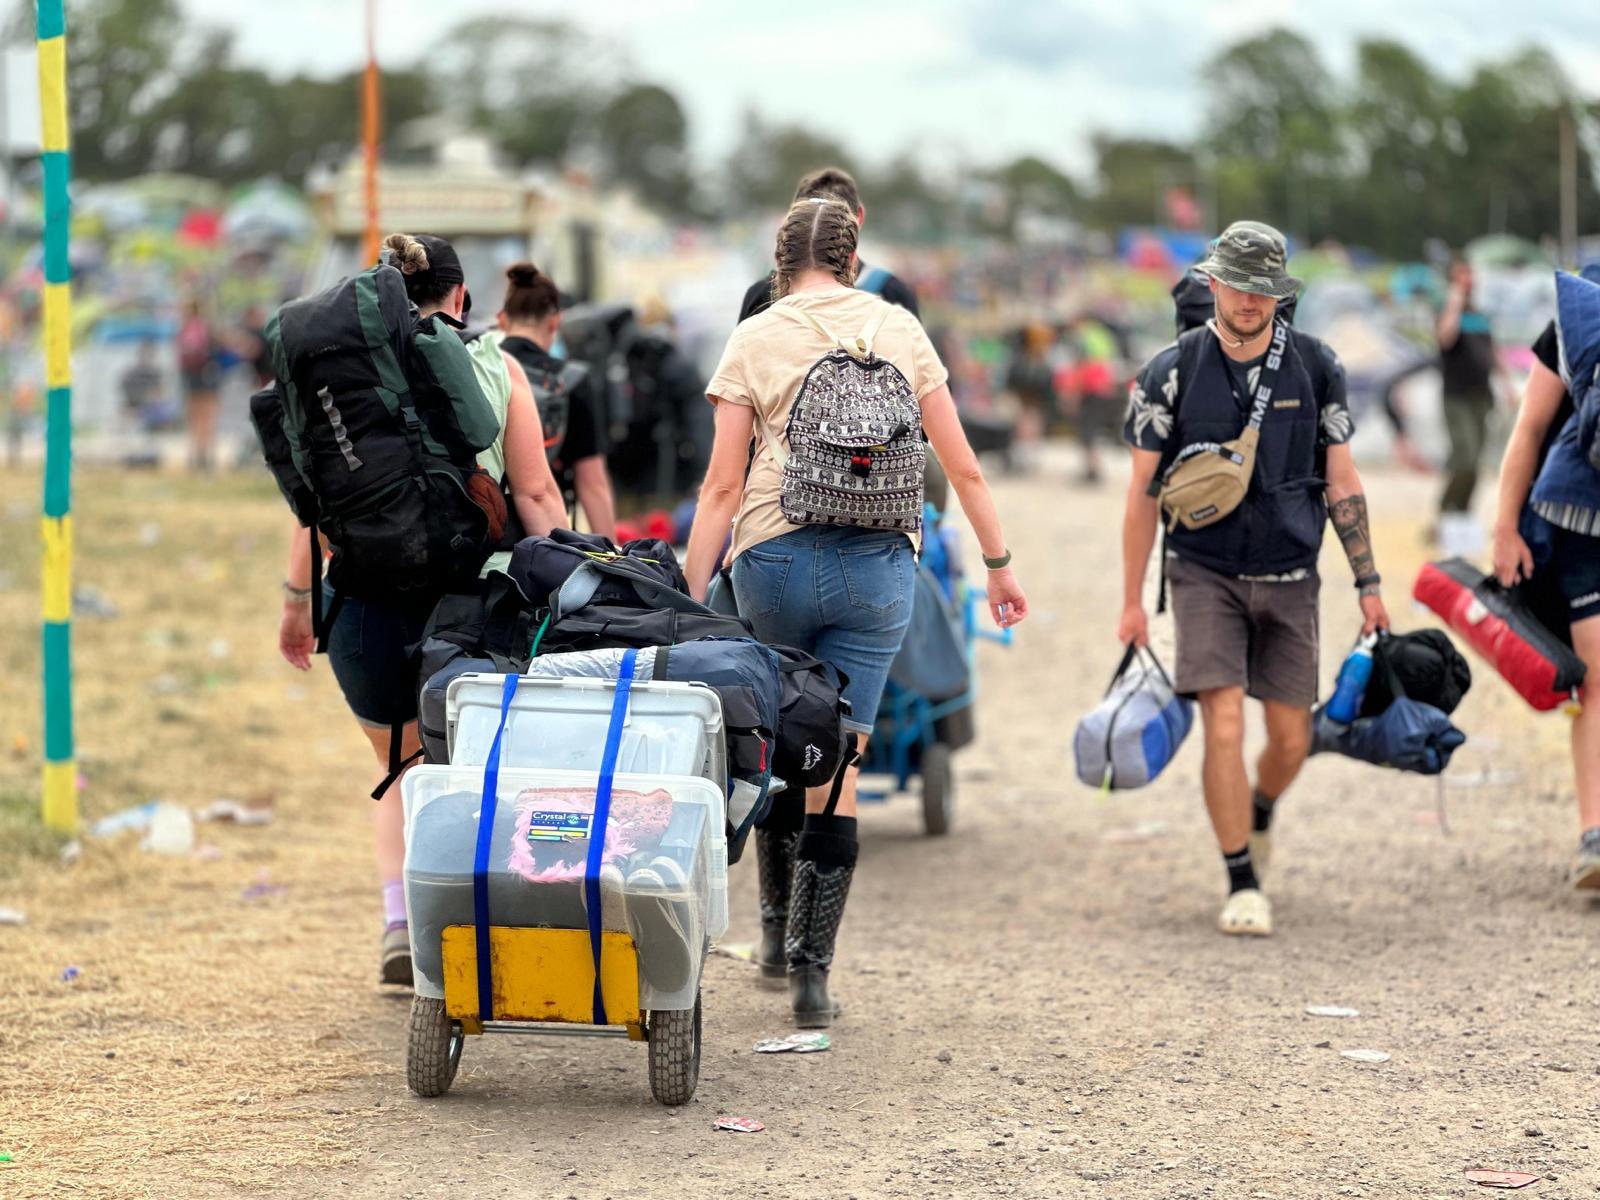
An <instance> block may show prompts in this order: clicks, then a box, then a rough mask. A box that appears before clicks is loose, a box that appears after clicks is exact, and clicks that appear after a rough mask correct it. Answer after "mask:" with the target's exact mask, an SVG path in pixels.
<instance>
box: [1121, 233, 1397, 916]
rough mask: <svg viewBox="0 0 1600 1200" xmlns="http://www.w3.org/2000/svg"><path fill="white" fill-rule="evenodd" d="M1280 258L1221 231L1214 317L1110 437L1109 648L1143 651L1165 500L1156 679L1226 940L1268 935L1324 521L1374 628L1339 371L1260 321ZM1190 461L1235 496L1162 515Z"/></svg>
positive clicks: (1302, 733)
mask: <svg viewBox="0 0 1600 1200" xmlns="http://www.w3.org/2000/svg"><path fill="white" fill-rule="evenodd" d="M1287 263H1288V247H1287V245H1286V243H1285V241H1284V237H1283V235H1282V234H1281V233H1279V232H1278V231H1277V230H1276V229H1274V228H1272V227H1271V226H1270V225H1264V224H1261V223H1260V222H1258V221H1237V222H1235V223H1234V224H1232V225H1230V226H1228V228H1227V229H1226V230H1225V231H1224V232H1223V234H1222V236H1221V237H1219V238H1218V239H1217V240H1216V242H1214V243H1213V244H1212V247H1211V250H1210V253H1209V255H1208V256H1207V257H1206V259H1205V261H1204V262H1202V263H1201V264H1200V265H1199V267H1198V270H1199V271H1200V272H1201V273H1203V274H1204V275H1205V276H1207V277H1208V279H1209V280H1210V287H1211V293H1212V296H1213V298H1214V301H1215V313H1214V315H1213V316H1212V318H1211V319H1210V320H1209V321H1207V322H1206V323H1205V325H1204V326H1202V327H1200V328H1196V329H1191V330H1189V331H1188V332H1187V333H1184V334H1183V335H1181V336H1180V337H1179V339H1178V340H1177V342H1175V343H1173V344H1172V345H1171V346H1168V347H1167V348H1166V349H1165V350H1162V351H1161V352H1160V353H1159V354H1157V355H1156V356H1155V357H1154V358H1152V359H1151V360H1150V361H1149V362H1148V363H1147V364H1146V365H1145V367H1144V369H1143V370H1142V371H1141V372H1140V373H1139V377H1138V379H1137V380H1136V381H1135V382H1134V384H1133V387H1132V388H1131V391H1130V399H1129V405H1128V415H1127V422H1126V425H1125V428H1124V430H1123V436H1124V438H1125V439H1126V440H1127V442H1128V443H1129V445H1131V446H1132V447H1133V464H1134V465H1133V481H1132V483H1131V485H1130V487H1129V490H1128V501H1127V511H1126V516H1125V519H1124V522H1123V535H1122V549H1123V612H1122V619H1121V622H1120V623H1119V625H1118V630H1117V636H1118V638H1119V639H1120V640H1121V641H1122V642H1123V644H1127V643H1129V642H1137V643H1139V644H1141V645H1144V644H1147V643H1148V641H1149V619H1148V616H1147V615H1146V612H1145V608H1144V582H1145V575H1146V571H1147V567H1148V564H1149V559H1150V552H1151V550H1152V548H1153V547H1154V545H1155V540H1156V528H1157V522H1158V520H1159V519H1160V517H1161V512H1162V508H1163V506H1164V505H1163V494H1164V493H1165V495H1166V505H1165V506H1166V507H1167V509H1168V513H1169V517H1170V521H1169V523H1168V525H1167V536H1166V544H1165V549H1164V556H1165V562H1164V582H1165V585H1166V586H1168V587H1170V589H1171V598H1172V610H1173V618H1174V623H1175V625H1176V627H1177V641H1178V652H1177V670H1176V672H1175V679H1174V682H1175V683H1176V685H1177V688H1178V690H1179V691H1180V692H1183V693H1185V694H1187V695H1190V696H1194V697H1196V698H1197V699H1198V700H1199V703H1200V715H1201V723H1202V726H1203V728H1204V730H1205V765H1204V771H1203V776H1202V781H1203V788H1204V792H1205V801H1206V809H1207V811H1208V812H1209V813H1210V816H1211V824H1212V828H1213V829H1214V830H1215V832H1216V835H1217V842H1218V845H1219V846H1220V848H1221V850H1222V857H1223V863H1224V865H1225V866H1226V868H1227V873H1228V890H1229V896H1228V900H1227V902H1226V904H1225V906H1224V907H1223V910H1222V915H1221V917H1220V918H1219V921H1218V925H1219V927H1220V928H1221V930H1222V932H1224V933H1227V934H1236V935H1255V936H1265V935H1267V934H1270V933H1271V932H1272V908H1271V905H1270V904H1269V903H1268V901H1267V898H1266V896H1265V894H1264V893H1263V892H1262V890H1261V882H1260V876H1261V875H1262V874H1264V873H1265V871H1266V867H1267V859H1268V856H1269V854H1270V850H1271V822H1272V814H1273V806H1274V804H1275V803H1276V802H1277V800H1278V798H1279V797H1280V796H1282V795H1283V793H1284V792H1285V791H1286V790H1287V789H1288V787H1289V785H1290V783H1292V782H1293V780H1294V778H1295V776H1296V775H1297V774H1298V773H1299V771H1300V767H1301V765H1302V764H1303V763H1304V762H1305V758H1306V754H1307V752H1308V750H1309V749H1310V745H1311V709H1312V706H1313V705H1314V704H1315V703H1316V699H1317V661H1318V644H1317V643H1318V592H1319V590H1320V587H1321V581H1320V580H1319V578H1318V576H1317V555H1318V551H1319V549H1320V547H1321V545H1322V533H1323V526H1324V524H1325V523H1326V522H1327V521H1328V519H1329V518H1330V516H1331V518H1332V520H1333V525H1334V529H1335V530H1336V531H1337V533H1338V535H1339V540H1340V541H1341V542H1342V543H1343V545H1344V550H1345V554H1346V555H1347V556H1348V558H1349V560H1350V566H1351V569H1352V570H1353V571H1354V573H1355V583H1356V589H1357V594H1358V597H1359V602H1360V608H1361V629H1362V632H1363V633H1371V632H1372V631H1373V630H1375V629H1379V628H1387V627H1388V624H1389V617H1388V614H1387V613H1386V612H1385V611H1384V606H1383V599H1382V596H1381V592H1380V585H1381V583H1382V581H1381V579H1380V578H1379V576H1378V572H1377V569H1376V567H1375V565H1374V562H1373V554H1372V539H1371V536H1370V533H1369V529H1368V523H1367V502H1366V496H1365V494H1364V490H1363V487H1362V483H1361V477H1360V475H1359V474H1357V472H1356V468H1355V463H1354V460H1353V459H1352V458H1351V455H1350V447H1349V444H1348V443H1349V441H1350V435H1351V433H1352V426H1351V421H1350V411H1349V409H1348V407H1347V406H1346V403H1345V382H1344V369H1343V368H1342V367H1341V366H1340V365H1339V360H1338V359H1337V358H1335V357H1334V354H1333V352H1332V351H1331V350H1329V349H1328V347H1327V346H1325V345H1323V344H1322V342H1320V341H1318V340H1317V339H1316V338H1314V337H1311V336H1309V335H1307V334H1303V333H1300V332H1297V331H1294V330H1292V329H1291V328H1289V326H1288V324H1287V322H1284V321H1279V320H1276V317H1277V309H1278V302H1279V301H1281V300H1289V299H1291V298H1293V297H1294V296H1295V295H1296V293H1297V292H1298V291H1299V289H1300V281H1299V280H1298V279H1296V278H1294V276H1292V275H1290V274H1289V273H1288V269H1287ZM1252 431H1253V432H1252ZM1236 448H1237V449H1236ZM1189 464H1194V466H1190V465H1189ZM1196 467H1198V468H1200V470H1201V472H1202V474H1205V473H1208V472H1209V474H1210V475H1212V476H1217V475H1225V474H1226V473H1227V472H1228V471H1230V470H1232V471H1233V472H1234V474H1233V482H1234V484H1235V485H1236V488H1237V495H1234V496H1232V497H1231V498H1230V499H1228V500H1219V501H1218V502H1217V503H1214V504H1206V505H1204V506H1203V507H1198V508H1196V507H1192V505H1193V504H1195V503H1196V502H1195V501H1190V502H1189V503H1190V505H1191V507H1188V508H1184V507H1182V506H1181V505H1179V506H1174V505H1173V504H1172V494H1173V492H1174V491H1175V490H1176V489H1175V488H1174V486H1173V485H1174V480H1175V477H1176V475H1177V473H1178V472H1180V471H1185V470H1187V471H1189V472H1192V471H1193V470H1194V469H1195V468H1196ZM1246 475H1247V478H1244V479H1241V478H1239V477H1240V476H1246ZM1163 598H1164V597H1163ZM1246 696H1249V697H1251V698H1253V699H1255V700H1259V701H1260V702H1261V704H1262V707H1263V709H1264V712H1265V718H1266V727H1267V747H1266V750H1265V751H1264V752H1263V753H1262V755H1261V758H1260V759H1259V761H1258V762H1257V764H1256V778H1255V783H1254V785H1253V786H1252V784H1251V782H1250V777H1249V773H1248V771H1247V769H1246V765H1245V759H1244V702H1245V698H1246Z"/></svg>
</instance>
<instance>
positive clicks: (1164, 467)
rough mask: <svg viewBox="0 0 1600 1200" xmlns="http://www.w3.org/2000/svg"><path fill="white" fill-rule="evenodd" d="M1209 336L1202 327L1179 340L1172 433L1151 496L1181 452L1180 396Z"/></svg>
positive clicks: (1185, 333) (1157, 489)
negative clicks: (1179, 431)
mask: <svg viewBox="0 0 1600 1200" xmlns="http://www.w3.org/2000/svg"><path fill="white" fill-rule="evenodd" d="M1210 337H1211V331H1210V330H1208V329H1207V328H1206V327H1205V326H1204V325H1201V326H1198V327H1196V328H1194V329H1189V330H1185V331H1184V332H1183V333H1182V334H1180V335H1179V337H1178V342H1177V346H1178V390H1177V392H1176V393H1175V394H1174V395H1173V397H1172V434H1171V436H1169V437H1168V438H1167V445H1166V449H1164V450H1162V452H1161V461H1160V462H1159V463H1158V464H1157V465H1156V474H1155V478H1154V479H1152V480H1151V481H1150V494H1151V495H1152V496H1155V495H1158V494H1159V493H1160V491H1161V484H1162V482H1163V480H1165V479H1166V476H1167V472H1168V471H1170V470H1172V464H1173V463H1174V462H1176V461H1177V459H1178V455H1179V454H1180V453H1182V452H1183V446H1182V445H1180V444H1179V442H1178V410H1179V409H1180V408H1181V407H1182V406H1183V393H1184V391H1185V389H1186V387H1187V385H1188V382H1189V381H1190V380H1192V379H1193V378H1194V377H1195V373H1196V372H1197V371H1199V369H1200V355H1201V353H1202V352H1203V351H1204V350H1205V348H1206V340H1207V339H1208V338H1210Z"/></svg>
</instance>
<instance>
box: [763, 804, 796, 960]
mask: <svg viewBox="0 0 1600 1200" xmlns="http://www.w3.org/2000/svg"><path fill="white" fill-rule="evenodd" d="M799 840H800V834H799V833H798V832H796V831H795V830H767V829H757V830H756V875H757V878H758V879H759V881H760V884H761V946H760V948H759V949H758V950H757V951H756V966H758V967H759V968H761V979H762V982H763V983H764V984H766V985H767V986H769V987H781V986H783V985H782V980H783V978H784V976H785V975H786V974H787V973H788V969H789V958H788V955H787V954H786V953H785V952H784V948H783V939H784V931H785V928H786V927H787V925H788V923H789V884H790V880H791V878H792V876H793V875H794V847H795V843H796V842H798V841H799Z"/></svg>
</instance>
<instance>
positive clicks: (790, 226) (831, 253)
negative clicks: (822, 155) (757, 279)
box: [772, 196, 861, 300]
mask: <svg viewBox="0 0 1600 1200" xmlns="http://www.w3.org/2000/svg"><path fill="white" fill-rule="evenodd" d="M860 236H861V228H860V226H858V225H857V224H856V214H855V213H854V212H853V211H852V210H851V209H850V208H849V207H848V206H846V205H845V204H843V203H841V202H840V201H838V200H834V199H830V198H828V197H823V196H812V197H808V198H807V199H804V200H797V201H795V204H794V207H793V208H791V209H790V210H789V212H788V215H787V216H785V217H784V218H783V224H782V225H781V226H779V228H778V248H777V250H776V252H775V253H774V254H773V261H774V262H775V264H776V267H777V269H776V270H775V271H774V272H773V275H772V298H773V299H774V300H781V299H783V297H785V296H787V295H788V294H789V289H790V287H792V286H793V284H794V277H795V276H796V275H798V274H799V273H800V272H801V271H805V270H808V269H815V270H820V271H827V272H829V273H830V274H831V275H832V276H833V277H834V278H835V279H837V280H838V281H839V282H840V283H842V284H843V285H844V286H845V287H854V286H855V283H856V262H855V256H856V239H857V238H859V237H860Z"/></svg>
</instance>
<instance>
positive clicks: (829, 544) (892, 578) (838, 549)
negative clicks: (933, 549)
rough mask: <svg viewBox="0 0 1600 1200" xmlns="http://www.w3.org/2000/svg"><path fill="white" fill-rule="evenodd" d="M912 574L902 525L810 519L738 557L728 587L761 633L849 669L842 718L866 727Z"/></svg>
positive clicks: (896, 642)
mask: <svg viewBox="0 0 1600 1200" xmlns="http://www.w3.org/2000/svg"><path fill="white" fill-rule="evenodd" d="M916 575H917V565H916V556H915V555H914V554H913V553H912V550H911V542H910V541H909V540H908V539H907V538H906V536H905V535H904V534H903V533H888V532H880V531H878V530H873V529H855V528H851V527H849V526H844V525H811V526H806V527H804V528H802V529H796V530H793V531H791V532H789V533H786V534H784V535H783V536H781V537H776V538H773V539H772V540H770V541H766V542H762V543H760V544H759V545H756V546H752V547H751V548H750V549H748V550H746V551H745V552H744V553H743V554H741V555H740V556H739V557H738V558H736V559H735V560H734V563H733V594H734V596H735V598H737V600H738V601H739V612H740V614H741V615H743V616H744V618H745V619H746V620H748V621H749V622H750V624H751V625H752V626H753V627H754V628H755V632H756V636H757V637H758V638H760V639H761V640H762V641H763V642H768V643H770V644H773V645H781V646H794V647H795V648H796V649H799V650H804V651H806V652H807V653H810V654H814V655H816V656H817V657H818V658H820V659H822V660H823V661H824V662H830V663H832V664H833V665H834V666H835V667H837V668H838V669H839V670H840V671H842V672H844V674H845V675H847V676H849V680H850V682H849V684H848V685H847V686H846V687H845V693H844V694H845V699H847V700H849V701H850V708H851V715H850V720H849V721H848V725H849V727H850V728H851V729H853V730H855V731H856V732H857V733H871V732H872V727H873V724H874V723H875V722H876V721H877V718H878V705H879V703H880V702H881V701H882V700H883V689H884V685H885V684H886V683H887V682H888V679H889V664H890V663H892V662H893V661H894V656H895V655H896V654H898V653H899V651H900V643H901V642H902V641H904V640H905V636H906V629H907V627H908V626H910V624H911V597H912V589H913V587H914V586H915V583H916Z"/></svg>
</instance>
